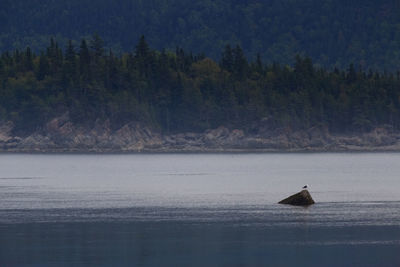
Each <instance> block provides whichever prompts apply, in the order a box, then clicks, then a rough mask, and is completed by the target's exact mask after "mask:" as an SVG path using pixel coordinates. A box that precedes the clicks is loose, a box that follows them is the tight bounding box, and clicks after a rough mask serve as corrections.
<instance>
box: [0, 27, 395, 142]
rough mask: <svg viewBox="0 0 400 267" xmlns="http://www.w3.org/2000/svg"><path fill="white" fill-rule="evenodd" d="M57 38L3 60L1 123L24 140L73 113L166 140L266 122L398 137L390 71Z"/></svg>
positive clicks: (238, 51)
mask: <svg viewBox="0 0 400 267" xmlns="http://www.w3.org/2000/svg"><path fill="white" fill-rule="evenodd" d="M60 47H61V45H60V44H58V43H57V42H56V41H55V40H54V39H51V40H50V44H49V45H48V47H47V48H46V49H45V50H44V51H42V52H38V53H35V52H33V51H32V49H30V48H29V47H27V48H26V49H24V50H18V49H17V50H14V51H10V52H4V53H2V54H1V55H0V119H1V120H11V121H13V122H14V123H15V125H16V127H15V131H18V132H19V133H20V134H23V133H29V132H32V131H35V130H38V129H40V128H41V127H43V125H44V124H45V123H46V122H47V121H48V120H49V119H51V118H53V117H54V116H57V115H61V114H64V113H65V112H69V113H70V115H71V118H72V120H73V121H74V122H75V123H77V124H81V125H90V124H92V123H93V122H94V121H95V120H96V119H101V120H105V119H110V121H111V123H112V127H115V128H118V127H120V126H121V125H123V124H125V123H128V122H131V121H137V122H143V123H145V124H147V125H149V126H152V127H154V128H157V129H159V130H161V131H162V132H164V133H171V132H180V131H203V130H205V129H208V128H215V127H218V126H220V125H225V126H227V127H235V128H241V129H245V130H246V131H251V129H252V126H253V125H254V124H256V123H258V122H259V121H260V120H262V119H265V118H268V119H269V121H270V122H272V127H275V128H278V127H286V128H288V129H293V130H301V129H308V128H310V127H313V126H323V127H327V128H328V129H329V130H330V131H332V132H341V133H346V132H363V131H368V130H370V129H372V128H373V127H378V126H382V125H388V126H390V127H393V128H394V129H397V130H399V128H400V77H399V74H398V73H397V74H392V73H387V72H373V71H362V70H360V68H358V67H356V66H355V65H352V64H350V65H349V66H348V67H347V68H346V69H343V70H341V69H334V70H327V69H325V68H321V67H316V66H315V65H313V62H312V60H311V59H310V58H308V57H301V56H296V57H295V59H294V61H295V63H294V65H293V66H288V65H281V64H278V63H273V64H265V63H263V61H262V59H261V57H260V56H255V60H254V61H250V62H249V61H248V60H247V58H246V57H245V53H244V51H243V49H242V48H241V47H240V46H230V45H227V46H226V47H225V48H224V49H223V50H222V51H221V56H220V58H221V59H220V61H219V62H216V61H214V60H212V59H210V58H208V57H206V56H205V55H203V54H192V53H190V52H188V51H185V50H183V49H181V48H176V49H175V50H174V51H169V50H161V51H159V50H154V49H152V48H151V47H150V46H149V45H148V43H147V42H146V40H145V38H144V37H143V36H142V37H141V38H140V40H139V41H138V42H137V44H136V46H135V47H134V49H133V50H132V52H129V53H123V54H121V55H115V54H114V52H113V51H112V50H111V49H105V48H104V44H103V40H102V39H101V38H100V37H99V36H98V35H97V34H95V35H93V36H92V37H91V38H90V39H88V40H86V39H83V40H82V41H81V42H80V43H74V42H72V41H68V42H67V43H66V44H65V45H63V47H65V48H63V49H62V48H60Z"/></svg>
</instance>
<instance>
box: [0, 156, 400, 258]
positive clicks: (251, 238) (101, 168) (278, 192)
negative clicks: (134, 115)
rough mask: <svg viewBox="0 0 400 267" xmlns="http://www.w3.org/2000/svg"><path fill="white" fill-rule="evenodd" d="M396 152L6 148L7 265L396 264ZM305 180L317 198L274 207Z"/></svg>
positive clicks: (2, 162) (2, 242) (399, 184)
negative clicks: (82, 151) (105, 151)
mask: <svg viewBox="0 0 400 267" xmlns="http://www.w3.org/2000/svg"><path fill="white" fill-rule="evenodd" d="M399 176H400V154H396V153H315V154H313V153H310V154H301V153H299V154H278V153H277V154H134V155H129V154H124V155H112V154H110V155H97V154H92V155H74V154H70V155H57V154H45V155H41V154H34V155H30V154H2V155H0V266H88V265H89V266H292V265H295V264H299V265H300V266H301V265H303V266H400V177H399ZM305 184H308V185H309V191H310V193H311V195H312V196H313V198H314V200H315V201H316V204H315V205H313V206H310V207H307V208H304V207H292V206H286V205H279V204H277V202H278V201H280V200H281V199H283V198H286V197H287V196H289V195H291V194H293V193H296V192H298V191H300V190H301V187H302V186H303V185H305Z"/></svg>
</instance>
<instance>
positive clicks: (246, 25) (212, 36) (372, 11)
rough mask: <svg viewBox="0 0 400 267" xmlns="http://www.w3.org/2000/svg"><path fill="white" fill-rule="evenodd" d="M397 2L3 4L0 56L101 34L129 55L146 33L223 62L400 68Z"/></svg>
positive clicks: (32, 0) (56, 0)
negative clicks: (235, 56)
mask: <svg viewBox="0 0 400 267" xmlns="http://www.w3.org/2000/svg"><path fill="white" fill-rule="evenodd" d="M399 14H400V2H399V1H398V0H379V1H377V0H351V1H349V0H334V1H333V0H263V1H260V0H212V1H210V0H202V1H188V0H96V1H93V0H68V1H65V0H18V1H13V0H1V1H0V51H1V52H3V51H9V50H12V49H15V48H19V49H24V48H25V47H26V46H28V45H29V46H30V47H31V48H32V50H34V51H40V50H42V49H44V48H45V47H47V44H48V40H49V39H50V36H56V37H57V40H59V41H60V44H61V45H62V46H63V47H64V45H65V43H67V41H68V39H72V40H80V39H82V38H88V37H90V36H91V34H92V33H94V32H97V33H98V34H99V35H100V36H102V38H104V40H105V42H106V45H107V46H108V47H113V48H114V51H121V52H128V51H130V50H131V49H132V47H131V46H132V44H133V43H135V42H136V41H137V37H138V36H140V35H141V34H145V35H146V39H147V40H148V42H149V44H150V45H151V46H152V47H154V48H156V49H158V50H161V49H163V48H167V49H169V50H174V49H175V47H176V46H179V47H182V48H184V49H185V50H187V51H193V52H195V53H201V52H207V56H208V57H210V58H212V59H214V60H220V53H221V50H223V49H224V47H225V45H227V44H240V46H241V47H242V49H243V51H244V52H245V54H246V55H247V58H248V59H252V60H255V55H256V54H257V53H258V52H261V57H262V58H263V60H264V62H267V63H269V64H270V63H272V62H274V61H275V62H280V63H281V64H293V59H294V57H295V55H296V54H300V55H308V56H310V57H311V58H312V59H313V61H314V62H315V63H316V64H318V65H320V66H324V67H329V68H332V69H333V68H334V67H338V68H341V69H345V68H347V66H348V65H349V64H350V63H352V62H353V63H355V64H356V65H362V66H363V67H364V68H372V69H380V70H384V69H386V70H388V71H395V70H397V68H398V66H399V65H400V53H399V52H398V51H399V47H400V31H399V25H400V16H399Z"/></svg>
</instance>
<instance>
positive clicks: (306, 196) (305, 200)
mask: <svg viewBox="0 0 400 267" xmlns="http://www.w3.org/2000/svg"><path fill="white" fill-rule="evenodd" d="M279 204H287V205H294V206H310V205H312V204H315V202H314V200H313V198H312V197H311V194H310V192H308V190H302V191H301V192H299V193H297V194H294V195H293V196H290V197H288V198H285V199H284V200H282V201H280V202H279Z"/></svg>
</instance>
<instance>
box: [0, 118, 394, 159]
mask: <svg viewBox="0 0 400 267" xmlns="http://www.w3.org/2000/svg"><path fill="white" fill-rule="evenodd" d="M13 128H14V125H13V123H12V122H2V123H0V152H17V153H19V152H26V153H32V152H39V153H42V152H43V153H67V152H71V153H74V152H76V153H82V152H84V153H91V152H92V153H138V152H144V153H146V152H149V153H151V152H154V153H179V152H213V153H214V152H346V151H348V152H350V151H352V152H379V151H393V152H399V151H400V132H395V131H393V130H392V129H391V128H390V127H388V126H383V127H380V128H375V129H373V130H372V131H370V132H367V133H362V134H331V133H329V131H328V130H327V129H326V128H323V127H312V128H310V129H308V130H303V131H291V130H290V129H276V128H273V127H271V126H270V122H269V121H268V119H265V120H262V121H261V122H260V123H259V124H257V125H256V126H254V127H253V128H252V129H251V131H247V133H246V132H245V131H244V130H242V129H228V128H227V127H224V126H221V127H218V128H217V129H210V130H206V131H204V132H203V133H190V132H188V133H179V134H170V135H163V134H161V133H160V132H158V131H154V130H152V129H150V128H149V127H147V126H143V125H141V124H140V123H129V124H126V125H124V126H123V127H121V128H119V129H116V130H111V127H110V121H108V120H106V121H100V120H98V121H96V122H95V123H94V126H93V127H92V128H90V129H87V128H83V127H78V126H76V125H74V124H73V123H72V122H71V121H70V119H69V116H68V114H64V115H63V116H60V117H57V118H54V119H53V120H51V121H49V122H48V123H47V124H46V126H45V127H44V128H43V129H41V130H38V131H35V132H33V133H32V134H30V135H27V136H23V137H22V136H15V135H13Z"/></svg>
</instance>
